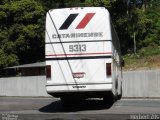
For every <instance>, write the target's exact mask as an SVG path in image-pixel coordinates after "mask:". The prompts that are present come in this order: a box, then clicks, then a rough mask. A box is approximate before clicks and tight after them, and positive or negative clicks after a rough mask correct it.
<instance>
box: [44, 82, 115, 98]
mask: <svg viewBox="0 0 160 120" xmlns="http://www.w3.org/2000/svg"><path fill="white" fill-rule="evenodd" d="M46 90H47V93H48V94H50V95H52V96H54V97H65V96H69V95H70V96H72V95H73V96H81V97H85V98H88V97H103V96H105V95H106V94H107V93H108V92H111V91H112V83H110V84H108V83H107V84H106V83H105V84H90V85H86V84H84V85H75V84H73V85H46Z"/></svg>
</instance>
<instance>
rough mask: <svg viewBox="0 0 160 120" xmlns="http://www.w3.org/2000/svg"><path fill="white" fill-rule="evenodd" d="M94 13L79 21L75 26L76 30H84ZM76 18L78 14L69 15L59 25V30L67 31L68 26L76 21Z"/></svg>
mask: <svg viewBox="0 0 160 120" xmlns="http://www.w3.org/2000/svg"><path fill="white" fill-rule="evenodd" d="M94 15H95V13H87V14H86V15H85V16H84V17H83V19H82V20H81V21H80V23H79V24H78V25H77V27H76V29H84V28H85V27H86V26H87V24H88V23H89V22H90V20H91V19H92V18H93V16H94ZM77 16H78V13H75V14H70V15H69V16H68V17H67V19H66V20H65V21H64V23H63V24H62V25H61V27H60V28H59V30H65V29H68V28H69V26H70V25H71V24H72V22H73V21H74V20H75V19H76V17H77Z"/></svg>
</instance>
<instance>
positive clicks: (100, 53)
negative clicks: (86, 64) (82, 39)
mask: <svg viewBox="0 0 160 120" xmlns="http://www.w3.org/2000/svg"><path fill="white" fill-rule="evenodd" d="M98 54H99V55H104V54H112V52H99V53H78V54H50V55H46V56H73V55H75V56H76V55H98Z"/></svg>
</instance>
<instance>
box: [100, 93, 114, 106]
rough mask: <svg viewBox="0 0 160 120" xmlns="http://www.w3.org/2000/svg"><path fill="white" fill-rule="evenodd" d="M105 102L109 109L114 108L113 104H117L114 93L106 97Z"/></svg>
mask: <svg viewBox="0 0 160 120" xmlns="http://www.w3.org/2000/svg"><path fill="white" fill-rule="evenodd" d="M103 101H104V104H105V105H106V107H107V108H110V107H112V105H113V103H114V102H115V97H114V95H113V93H108V94H107V95H106V96H104V97H103Z"/></svg>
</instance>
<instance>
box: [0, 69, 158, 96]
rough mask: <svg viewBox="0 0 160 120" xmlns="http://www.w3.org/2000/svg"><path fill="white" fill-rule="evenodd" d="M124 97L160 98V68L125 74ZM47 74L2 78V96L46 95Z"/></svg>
mask: <svg viewBox="0 0 160 120" xmlns="http://www.w3.org/2000/svg"><path fill="white" fill-rule="evenodd" d="M123 75H124V76H123V77H124V79H123V97H131V98H135V97H142V98H160V70H142V71H128V72H124V74H123ZM45 84H46V79H45V76H33V77H9V78H0V96H45V97H48V96H49V95H48V94H47V93H46V89H45Z"/></svg>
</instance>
